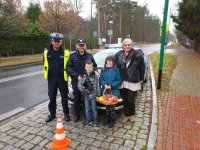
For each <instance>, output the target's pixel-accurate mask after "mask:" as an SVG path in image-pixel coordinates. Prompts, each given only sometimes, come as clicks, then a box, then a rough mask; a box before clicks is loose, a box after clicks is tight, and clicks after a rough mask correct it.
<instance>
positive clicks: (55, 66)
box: [43, 33, 70, 122]
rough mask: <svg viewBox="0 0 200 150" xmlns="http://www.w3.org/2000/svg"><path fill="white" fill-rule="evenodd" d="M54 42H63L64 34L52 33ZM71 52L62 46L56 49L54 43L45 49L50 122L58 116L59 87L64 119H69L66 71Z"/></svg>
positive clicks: (47, 120) (45, 76)
mask: <svg viewBox="0 0 200 150" xmlns="http://www.w3.org/2000/svg"><path fill="white" fill-rule="evenodd" d="M50 35H51V38H52V40H53V41H54V42H56V41H57V42H61V39H62V38H63V35H62V34H58V33H52V34H50ZM69 56H70V54H69V52H68V51H67V50H64V49H63V48H62V46H60V49H59V50H54V48H53V44H51V45H49V47H48V49H45V50H44V59H43V62H44V68H43V72H44V78H45V79H47V81H48V95H49V99H50V102H49V105H48V108H49V112H50V115H49V116H48V117H47V119H46V120H45V121H46V122H49V121H51V120H53V119H54V118H55V117H56V96H57V89H58V88H59V91H60V94H61V102H62V107H63V113H64V117H65V118H64V119H65V121H69V120H70V117H69V108H68V74H67V72H66V65H67V61H68V59H69Z"/></svg>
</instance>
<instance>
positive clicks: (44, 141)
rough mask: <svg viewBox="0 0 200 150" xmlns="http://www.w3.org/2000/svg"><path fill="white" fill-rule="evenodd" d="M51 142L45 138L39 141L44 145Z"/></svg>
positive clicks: (40, 144)
mask: <svg viewBox="0 0 200 150" xmlns="http://www.w3.org/2000/svg"><path fill="white" fill-rule="evenodd" d="M48 142H49V140H47V139H44V140H42V141H41V142H40V143H39V146H41V147H44V145H46V144H47V143H48Z"/></svg>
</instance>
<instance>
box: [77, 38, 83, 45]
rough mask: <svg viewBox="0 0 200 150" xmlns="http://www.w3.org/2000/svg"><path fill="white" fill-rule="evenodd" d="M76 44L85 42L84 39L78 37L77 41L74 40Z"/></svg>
mask: <svg viewBox="0 0 200 150" xmlns="http://www.w3.org/2000/svg"><path fill="white" fill-rule="evenodd" d="M76 44H78V45H79V44H85V40H84V39H78V40H77V41H76Z"/></svg>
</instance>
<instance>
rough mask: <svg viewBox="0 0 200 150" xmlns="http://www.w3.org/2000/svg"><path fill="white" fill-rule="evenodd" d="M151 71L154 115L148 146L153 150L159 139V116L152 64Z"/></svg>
mask: <svg viewBox="0 0 200 150" xmlns="http://www.w3.org/2000/svg"><path fill="white" fill-rule="evenodd" d="M150 71H151V84H152V99H153V113H152V121H151V129H150V134H149V140H148V144H147V149H148V150H153V149H154V146H155V143H156V138H157V128H158V125H157V124H158V118H157V117H158V116H157V95H156V83H155V78H154V73H153V69H152V64H151V63H150Z"/></svg>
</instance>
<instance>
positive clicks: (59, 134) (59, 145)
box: [50, 117, 71, 150]
mask: <svg viewBox="0 0 200 150" xmlns="http://www.w3.org/2000/svg"><path fill="white" fill-rule="evenodd" d="M70 143H71V140H70V139H68V138H66V137H65V132H64V128H63V123H62V118H61V117H58V119H57V125H56V135H55V139H54V140H53V142H52V143H51V145H50V146H51V149H52V150H66V149H67V147H68V146H69V144H70Z"/></svg>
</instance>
